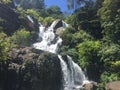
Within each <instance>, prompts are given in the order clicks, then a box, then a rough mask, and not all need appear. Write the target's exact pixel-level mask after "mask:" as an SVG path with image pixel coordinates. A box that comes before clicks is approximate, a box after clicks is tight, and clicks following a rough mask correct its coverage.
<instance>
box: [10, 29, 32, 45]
mask: <svg viewBox="0 0 120 90" xmlns="http://www.w3.org/2000/svg"><path fill="white" fill-rule="evenodd" d="M30 39H31V36H30V32H29V31H27V30H25V29H21V30H18V31H16V32H15V33H14V34H13V35H12V37H11V41H12V42H13V43H14V44H16V45H17V46H28V45H30Z"/></svg>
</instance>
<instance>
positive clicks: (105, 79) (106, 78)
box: [98, 72, 119, 90]
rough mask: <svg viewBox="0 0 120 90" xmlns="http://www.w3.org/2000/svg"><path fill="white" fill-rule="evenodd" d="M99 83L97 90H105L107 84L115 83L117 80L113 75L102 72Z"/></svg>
mask: <svg viewBox="0 0 120 90" xmlns="http://www.w3.org/2000/svg"><path fill="white" fill-rule="evenodd" d="M100 79H101V83H100V84H99V88H98V90H105V84H106V83H108V82H112V81H116V80H118V79H119V77H118V75H117V74H115V73H109V72H104V73H103V74H101V78H100Z"/></svg>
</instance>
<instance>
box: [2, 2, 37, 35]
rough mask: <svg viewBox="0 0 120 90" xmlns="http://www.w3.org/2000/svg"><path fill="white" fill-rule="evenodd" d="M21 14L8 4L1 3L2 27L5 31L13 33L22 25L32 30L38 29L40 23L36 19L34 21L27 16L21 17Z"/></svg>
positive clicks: (9, 33)
mask: <svg viewBox="0 0 120 90" xmlns="http://www.w3.org/2000/svg"><path fill="white" fill-rule="evenodd" d="M19 16H20V15H19V14H18V13H17V12H16V11H15V10H14V9H12V8H11V7H9V6H8V5H5V4H2V3H0V27H2V28H3V30H4V32H5V33H7V34H8V35H11V34H12V33H13V32H15V31H16V30H18V29H19V28H20V26H24V27H25V28H27V29H28V30H30V31H38V23H37V21H35V20H34V19H33V20H34V23H32V22H31V21H30V20H29V19H28V18H27V17H26V18H19Z"/></svg>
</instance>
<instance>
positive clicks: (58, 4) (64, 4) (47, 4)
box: [45, 0, 68, 12]
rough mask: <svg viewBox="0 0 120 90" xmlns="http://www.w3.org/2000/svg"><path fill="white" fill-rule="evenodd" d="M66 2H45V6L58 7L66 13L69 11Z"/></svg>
mask: <svg viewBox="0 0 120 90" xmlns="http://www.w3.org/2000/svg"><path fill="white" fill-rule="evenodd" d="M66 1H67V0H45V5H46V6H47V7H49V6H51V5H57V6H59V7H60V8H61V11H63V12H64V11H68V9H67V4H66Z"/></svg>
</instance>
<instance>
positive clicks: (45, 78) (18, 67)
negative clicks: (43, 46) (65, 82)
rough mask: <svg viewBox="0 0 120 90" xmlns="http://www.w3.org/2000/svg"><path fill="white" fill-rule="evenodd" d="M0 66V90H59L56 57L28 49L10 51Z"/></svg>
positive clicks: (59, 81) (58, 69)
mask: <svg viewBox="0 0 120 90" xmlns="http://www.w3.org/2000/svg"><path fill="white" fill-rule="evenodd" d="M9 54H10V60H9V61H6V62H4V63H2V64H0V67H1V68H0V90H60V87H61V78H62V75H61V67H60V62H59V60H58V57H57V55H55V54H51V53H48V52H42V51H39V50H35V49H32V48H30V47H26V48H19V49H16V48H14V49H12V50H11V51H10V52H9Z"/></svg>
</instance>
